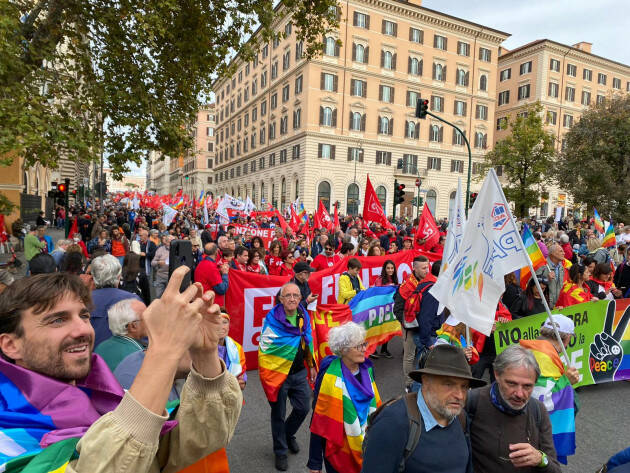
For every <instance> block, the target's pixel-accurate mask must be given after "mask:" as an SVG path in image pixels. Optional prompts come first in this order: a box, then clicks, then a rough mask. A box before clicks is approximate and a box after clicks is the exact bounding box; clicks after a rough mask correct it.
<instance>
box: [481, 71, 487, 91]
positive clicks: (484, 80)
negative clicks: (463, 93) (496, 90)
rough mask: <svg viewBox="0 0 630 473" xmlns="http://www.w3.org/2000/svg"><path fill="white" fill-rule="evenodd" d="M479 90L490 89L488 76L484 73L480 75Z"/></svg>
mask: <svg viewBox="0 0 630 473" xmlns="http://www.w3.org/2000/svg"><path fill="white" fill-rule="evenodd" d="M479 90H481V91H484V92H486V91H487V90H488V76H487V75H485V74H482V75H481V77H479Z"/></svg>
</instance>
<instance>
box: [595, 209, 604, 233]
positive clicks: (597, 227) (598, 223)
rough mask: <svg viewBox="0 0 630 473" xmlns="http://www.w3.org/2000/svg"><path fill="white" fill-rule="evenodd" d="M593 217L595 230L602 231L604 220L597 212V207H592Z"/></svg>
mask: <svg viewBox="0 0 630 473" xmlns="http://www.w3.org/2000/svg"><path fill="white" fill-rule="evenodd" d="M593 219H594V220H595V230H597V231H598V232H599V233H604V222H603V221H602V218H601V217H600V216H599V214H598V213H597V209H596V208H595V207H593Z"/></svg>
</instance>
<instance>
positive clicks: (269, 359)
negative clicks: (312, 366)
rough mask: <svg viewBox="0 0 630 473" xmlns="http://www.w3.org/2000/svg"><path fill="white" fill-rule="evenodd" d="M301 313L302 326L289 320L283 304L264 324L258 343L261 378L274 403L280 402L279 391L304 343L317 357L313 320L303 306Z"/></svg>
mask: <svg viewBox="0 0 630 473" xmlns="http://www.w3.org/2000/svg"><path fill="white" fill-rule="evenodd" d="M298 310H299V311H300V313H301V315H302V318H301V319H300V323H299V327H295V326H293V325H292V324H291V323H290V322H289V321H287V318H286V314H285V312H284V307H283V306H282V304H278V305H276V306H275V307H274V308H273V309H271V310H270V311H269V313H268V314H267V316H266V317H265V321H264V323H263V328H262V332H261V334H260V341H259V344H258V375H259V376H260V383H261V384H262V386H263V390H264V391H265V395H266V396H267V399H268V400H269V401H270V402H276V400H277V399H278V391H279V390H280V387H281V386H282V383H284V381H285V380H286V379H287V376H288V374H289V370H290V369H291V365H292V364H293V360H294V359H295V355H296V354H297V351H298V347H299V345H300V343H301V344H302V347H303V348H304V349H305V350H306V351H307V352H308V353H310V355H311V356H313V337H312V331H311V320H310V317H309V315H308V313H307V312H306V310H304V308H303V307H302V306H299V307H298ZM308 353H307V356H308Z"/></svg>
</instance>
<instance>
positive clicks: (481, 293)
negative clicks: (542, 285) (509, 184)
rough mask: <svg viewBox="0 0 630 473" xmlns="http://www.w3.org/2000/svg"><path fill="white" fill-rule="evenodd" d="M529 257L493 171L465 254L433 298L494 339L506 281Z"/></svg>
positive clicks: (471, 220) (474, 213) (472, 218)
mask: <svg viewBox="0 0 630 473" xmlns="http://www.w3.org/2000/svg"><path fill="white" fill-rule="evenodd" d="M528 264H529V263H528V258H527V253H526V252H525V251H524V249H523V243H522V241H521V237H520V235H519V233H518V230H517V228H516V225H515V224H514V219H513V218H512V215H511V213H510V207H509V206H508V203H507V201H506V200H505V196H504V195H503V190H502V189H501V185H500V184H499V180H498V178H497V175H496V173H495V172H494V169H490V172H489V173H488V175H487V176H486V179H485V180H484V181H483V186H482V188H481V191H479V196H478V197H477V199H476V201H475V205H474V206H473V208H472V210H471V211H470V214H469V215H468V222H467V223H466V229H465V231H464V236H463V238H462V244H461V249H460V251H459V253H458V254H457V256H456V257H455V258H454V260H453V261H452V263H451V264H450V265H449V266H448V267H447V268H446V270H445V271H444V272H443V273H442V274H440V276H439V277H438V280H437V282H436V283H435V285H434V286H433V287H432V288H431V289H430V290H429V292H430V293H431V294H432V295H433V296H434V297H435V298H436V299H437V300H438V301H439V302H440V303H442V304H444V305H445V306H446V307H448V309H449V310H450V311H451V314H453V316H454V317H455V318H456V319H457V320H460V321H461V322H464V323H465V324H466V325H468V326H469V327H472V328H474V329H476V330H478V331H479V332H482V333H483V334H485V335H488V336H489V335H490V331H491V329H492V324H493V322H494V314H495V311H496V308H497V303H498V302H499V298H500V297H501V294H503V291H504V290H505V284H504V282H503V276H504V275H505V274H507V273H511V272H512V271H515V270H517V269H520V268H522V267H523V266H527V265H528Z"/></svg>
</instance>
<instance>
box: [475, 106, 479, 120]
mask: <svg viewBox="0 0 630 473" xmlns="http://www.w3.org/2000/svg"><path fill="white" fill-rule="evenodd" d="M475 118H476V119H479V105H477V106H476V107H475Z"/></svg>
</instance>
